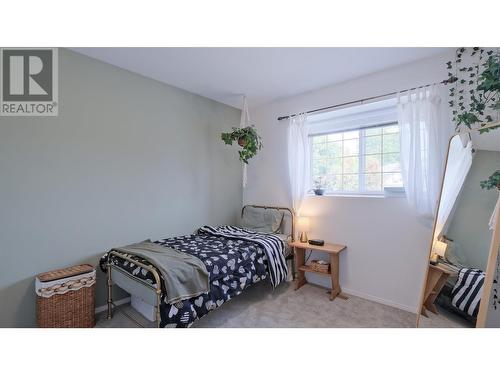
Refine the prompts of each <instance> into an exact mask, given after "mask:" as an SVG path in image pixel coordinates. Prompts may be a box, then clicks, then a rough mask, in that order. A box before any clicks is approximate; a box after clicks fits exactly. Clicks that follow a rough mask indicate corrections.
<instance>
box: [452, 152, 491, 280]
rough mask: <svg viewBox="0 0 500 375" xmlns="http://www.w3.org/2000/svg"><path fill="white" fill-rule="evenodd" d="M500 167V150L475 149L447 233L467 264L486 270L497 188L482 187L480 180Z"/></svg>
mask: <svg viewBox="0 0 500 375" xmlns="http://www.w3.org/2000/svg"><path fill="white" fill-rule="evenodd" d="M497 169H500V152H498V151H482V150H478V151H476V153H475V155H474V159H473V161H472V166H471V169H470V171H469V173H468V175H467V178H466V179H465V182H464V186H463V189H462V192H461V194H460V196H459V199H458V202H457V206H456V208H455V214H454V216H453V219H452V221H451V223H450V226H449V228H448V231H447V234H446V235H447V236H448V237H449V238H451V239H453V240H454V242H455V243H456V244H457V245H458V246H457V247H456V248H457V254H458V255H459V256H460V258H463V260H464V263H465V265H467V266H470V267H475V268H479V269H481V270H483V271H486V263H487V258H488V252H489V247H490V242H491V234H492V232H491V231H490V230H489V228H488V222H489V220H490V217H491V214H492V213H493V209H494V208H495V204H496V202H497V199H498V191H496V190H490V191H488V190H483V189H481V187H480V185H479V181H482V180H486V179H487V178H488V177H489V176H490V175H491V174H492V173H493V172H494V171H496V170H497Z"/></svg>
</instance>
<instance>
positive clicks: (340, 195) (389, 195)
mask: <svg viewBox="0 0 500 375" xmlns="http://www.w3.org/2000/svg"><path fill="white" fill-rule="evenodd" d="M306 196H307V197H318V198H321V197H335V198H337V197H338V198H377V199H380V198H406V194H405V193H404V191H403V192H393V191H387V192H386V193H385V194H362V193H352V194H348V193H338V194H336V193H325V194H323V195H316V194H313V193H307V195H306Z"/></svg>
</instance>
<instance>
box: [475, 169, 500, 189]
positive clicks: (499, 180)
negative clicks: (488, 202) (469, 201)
mask: <svg viewBox="0 0 500 375" xmlns="http://www.w3.org/2000/svg"><path fill="white" fill-rule="evenodd" d="M479 184H480V185H481V188H483V189H486V190H491V189H498V190H500V171H496V172H495V173H493V174H492V175H491V176H490V177H488V179H487V180H484V181H481V182H479Z"/></svg>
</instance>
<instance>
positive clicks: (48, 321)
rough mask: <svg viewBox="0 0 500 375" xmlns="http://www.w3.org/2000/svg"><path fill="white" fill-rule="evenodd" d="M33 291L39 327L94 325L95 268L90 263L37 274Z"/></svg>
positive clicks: (83, 326) (85, 326)
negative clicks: (34, 290) (34, 292)
mask: <svg viewBox="0 0 500 375" xmlns="http://www.w3.org/2000/svg"><path fill="white" fill-rule="evenodd" d="M36 293H37V299H36V320H37V325H38V327H41V328H91V327H93V326H94V325H95V305H94V294H95V269H94V267H92V266H91V265H89V264H82V265H79V266H74V267H69V268H64V269H60V270H55V271H50V272H45V273H42V274H40V275H38V276H37V278H36Z"/></svg>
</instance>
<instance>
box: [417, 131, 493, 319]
mask: <svg viewBox="0 0 500 375" xmlns="http://www.w3.org/2000/svg"><path fill="white" fill-rule="evenodd" d="M485 129H487V131H485ZM499 202H500V127H499V126H498V125H497V124H493V125H491V126H489V127H486V128H483V129H482V130H481V131H479V130H471V131H469V132H463V133H460V134H457V135H455V136H454V137H452V138H451V140H450V142H449V146H448V156H447V161H446V168H445V172H444V176H443V183H442V188H441V194H440V199H439V205H438V211H437V215H436V219H435V222H434V229H433V236H432V241H431V244H430V246H429V263H428V264H426V267H425V269H424V270H422V271H423V273H424V275H425V277H424V284H423V286H422V291H421V298H420V305H419V307H420V309H419V312H420V314H417V323H416V324H417V327H429V328H431V327H436V328H449V327H500V306H498V304H497V293H496V285H498V284H497V280H498V275H499V272H500V269H499V259H498V250H499V246H500V217H499V216H500V203H499ZM497 217H498V220H497Z"/></svg>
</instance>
